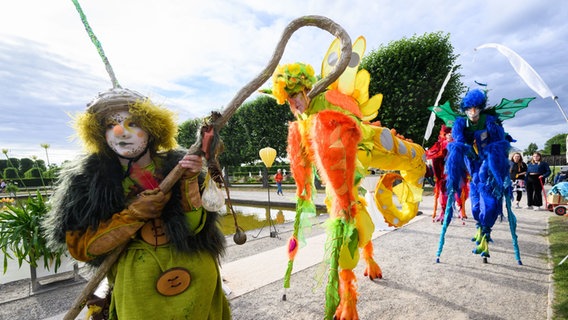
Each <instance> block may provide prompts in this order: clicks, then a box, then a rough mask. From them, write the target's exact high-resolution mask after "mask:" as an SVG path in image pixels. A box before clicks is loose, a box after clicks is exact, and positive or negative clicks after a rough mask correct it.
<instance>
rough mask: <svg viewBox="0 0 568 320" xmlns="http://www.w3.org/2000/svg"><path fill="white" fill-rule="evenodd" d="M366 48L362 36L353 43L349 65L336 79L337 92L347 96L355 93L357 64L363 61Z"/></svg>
mask: <svg viewBox="0 0 568 320" xmlns="http://www.w3.org/2000/svg"><path fill="white" fill-rule="evenodd" d="M366 46H367V43H366V41H365V38H364V37H363V36H360V37H359V38H357V39H356V40H355V42H354V43H353V51H352V53H351V60H350V61H349V65H348V66H347V68H346V69H345V71H343V73H342V74H341V76H340V77H339V79H338V81H339V83H338V85H337V88H338V89H339V92H341V93H343V94H346V95H348V96H351V95H353V92H354V91H355V77H356V75H357V71H359V64H360V63H361V59H363V54H364V53H365V48H366Z"/></svg>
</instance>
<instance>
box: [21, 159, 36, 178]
mask: <svg viewBox="0 0 568 320" xmlns="http://www.w3.org/2000/svg"><path fill="white" fill-rule="evenodd" d="M33 167H34V161H33V160H32V159H30V158H22V159H20V167H19V169H18V170H19V171H20V175H21V176H24V174H25V173H26V172H27V171H28V170H30V169H31V168H33Z"/></svg>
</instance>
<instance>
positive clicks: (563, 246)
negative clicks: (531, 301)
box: [548, 215, 568, 320]
mask: <svg viewBox="0 0 568 320" xmlns="http://www.w3.org/2000/svg"><path fill="white" fill-rule="evenodd" d="M548 239H549V242H550V253H551V256H552V262H553V263H554V271H553V279H554V302H553V310H554V315H553V317H552V319H558V320H560V319H568V259H566V260H565V261H564V262H563V263H562V264H561V265H558V264H559V263H560V262H561V261H562V260H563V259H564V257H566V256H567V255H568V215H565V216H553V217H551V218H550V220H549V238H548Z"/></svg>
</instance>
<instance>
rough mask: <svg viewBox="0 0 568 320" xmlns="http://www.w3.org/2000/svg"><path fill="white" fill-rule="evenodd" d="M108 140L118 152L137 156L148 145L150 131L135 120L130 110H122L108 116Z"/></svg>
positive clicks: (110, 145) (122, 154)
mask: <svg viewBox="0 0 568 320" xmlns="http://www.w3.org/2000/svg"><path fill="white" fill-rule="evenodd" d="M105 121H106V133H105V137H106V142H107V144H108V146H109V147H110V148H111V149H112V150H113V151H114V152H116V154H118V155H120V156H123V157H126V158H135V157H137V156H139V155H141V154H142V153H143V152H144V151H145V150H146V147H147V146H148V133H147V132H146V131H145V130H144V129H142V128H141V127H139V125H138V123H136V122H134V120H133V119H132V117H131V115H130V112H128V111H120V112H117V113H113V114H111V115H109V116H108V117H107V118H106V120H105Z"/></svg>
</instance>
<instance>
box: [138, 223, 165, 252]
mask: <svg viewBox="0 0 568 320" xmlns="http://www.w3.org/2000/svg"><path fill="white" fill-rule="evenodd" d="M140 237H141V238H142V240H144V242H146V243H148V244H151V245H153V246H161V245H163V244H166V243H168V242H169V240H168V236H167V235H166V231H165V230H164V226H163V223H162V219H152V220H150V221H148V222H146V223H145V224H144V226H142V229H141V230H140Z"/></svg>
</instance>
